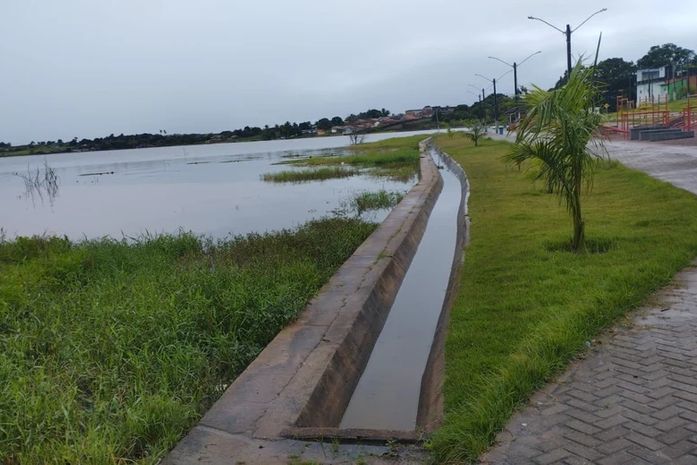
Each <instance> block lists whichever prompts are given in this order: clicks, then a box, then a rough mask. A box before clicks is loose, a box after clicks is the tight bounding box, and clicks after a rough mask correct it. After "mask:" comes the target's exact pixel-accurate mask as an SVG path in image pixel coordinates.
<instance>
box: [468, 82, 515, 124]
mask: <svg viewBox="0 0 697 465" xmlns="http://www.w3.org/2000/svg"><path fill="white" fill-rule="evenodd" d="M508 73H510V71H506V72H505V73H503V74H502V75H501V76H499V77H498V78H488V77H486V76H483V75H481V74H478V73H477V74H475V76H478V77H480V78H482V79H486V80H487V81H489V82H491V83H492V84H493V85H494V124H495V125H496V133H497V134H498V132H499V100H498V97H497V95H496V79H501V78H502V77H503V76H505V75H506V74H508ZM482 93H484V89H482Z"/></svg>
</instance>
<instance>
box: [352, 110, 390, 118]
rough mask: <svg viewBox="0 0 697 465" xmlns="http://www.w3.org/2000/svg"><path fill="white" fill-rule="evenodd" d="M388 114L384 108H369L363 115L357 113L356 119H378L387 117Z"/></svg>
mask: <svg viewBox="0 0 697 465" xmlns="http://www.w3.org/2000/svg"><path fill="white" fill-rule="evenodd" d="M383 112H386V113H387V114H383ZM389 114H390V112H389V111H387V110H385V109H384V108H383V109H382V110H376V109H375V108H371V109H370V110H368V111H364V112H363V113H359V114H358V119H363V118H380V117H381V116H388V115H389Z"/></svg>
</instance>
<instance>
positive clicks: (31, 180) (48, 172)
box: [14, 159, 59, 206]
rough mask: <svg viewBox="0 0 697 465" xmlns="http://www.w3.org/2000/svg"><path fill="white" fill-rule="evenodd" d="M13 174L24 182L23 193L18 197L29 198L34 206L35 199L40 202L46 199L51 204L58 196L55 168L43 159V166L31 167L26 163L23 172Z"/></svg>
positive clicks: (57, 179) (57, 180)
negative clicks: (25, 168) (25, 169)
mask: <svg viewBox="0 0 697 465" xmlns="http://www.w3.org/2000/svg"><path fill="white" fill-rule="evenodd" d="M14 175H15V176H17V177H18V178H20V179H21V180H22V181H23V182H24V194H23V195H20V196H19V197H20V198H24V199H28V200H31V202H32V204H33V205H34V206H36V202H37V200H39V201H40V202H41V203H44V201H46V200H47V201H48V202H49V204H50V205H51V206H53V201H54V200H55V199H56V197H58V183H59V178H58V175H57V174H56V170H54V169H53V168H51V167H50V166H49V164H48V161H46V159H44V163H43V167H37V168H32V167H31V166H30V165H27V171H26V172H24V173H14Z"/></svg>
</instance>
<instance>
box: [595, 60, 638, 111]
mask: <svg viewBox="0 0 697 465" xmlns="http://www.w3.org/2000/svg"><path fill="white" fill-rule="evenodd" d="M635 72H636V66H634V63H632V62H629V61H624V60H623V59H622V58H608V59H607V60H603V61H601V62H600V63H598V66H597V67H596V69H595V79H596V81H597V83H598V85H599V88H600V93H601V96H602V99H603V100H604V101H605V102H607V104H608V105H610V110H611V111H615V110H616V106H617V96H619V95H623V96H624V97H627V98H629V99H630V100H635V99H636V86H635V85H634V79H635V77H634V73H635Z"/></svg>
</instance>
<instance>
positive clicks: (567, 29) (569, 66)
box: [528, 8, 607, 79]
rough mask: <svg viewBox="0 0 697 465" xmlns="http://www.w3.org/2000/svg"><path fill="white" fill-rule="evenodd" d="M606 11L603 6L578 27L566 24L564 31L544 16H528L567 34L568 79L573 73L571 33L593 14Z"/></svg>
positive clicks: (582, 23)
mask: <svg viewBox="0 0 697 465" xmlns="http://www.w3.org/2000/svg"><path fill="white" fill-rule="evenodd" d="M605 11H607V8H603V9H601V10H598V11H596V12H595V13H593V14H592V15H590V16H589V17H587V18H586V19H584V20H583V21H582V22H581V24H579V25H578V26H576V27H575V28H573V29H571V25H569V24H567V25H566V30H563V31H562V30H561V29H559V28H558V27H557V26H555V25H554V24H551V23H548V22H547V21H545V20H544V19H542V18H537V17H535V16H528V19H532V20H535V21H540V22H542V23H545V24H546V25H547V26H549V27H551V28H553V29H556V30H557V31H559V32H561V33H562V34H564V35H565V36H566V71H567V79H568V76H570V75H571V34H573V33H574V32H576V31H578V30H579V28H580V27H581V26H583V25H584V24H586V23H587V22H588V20H589V19H591V18H592V17H593V16H595V15H597V14H599V13H603V12H605Z"/></svg>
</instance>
